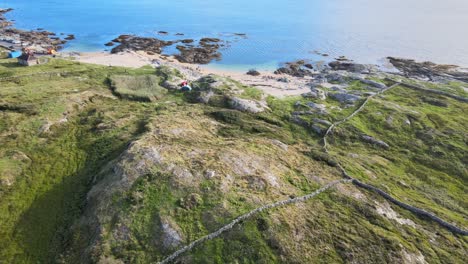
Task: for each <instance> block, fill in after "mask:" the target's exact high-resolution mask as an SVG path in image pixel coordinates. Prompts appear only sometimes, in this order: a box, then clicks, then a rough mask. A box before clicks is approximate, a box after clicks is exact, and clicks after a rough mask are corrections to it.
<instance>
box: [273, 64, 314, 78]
mask: <svg viewBox="0 0 468 264" xmlns="http://www.w3.org/2000/svg"><path fill="white" fill-rule="evenodd" d="M275 74H287V75H291V76H294V77H304V76H310V75H312V72H310V71H309V70H306V69H303V68H302V67H301V66H300V65H288V66H287V67H281V68H279V69H277V70H276V71H275Z"/></svg>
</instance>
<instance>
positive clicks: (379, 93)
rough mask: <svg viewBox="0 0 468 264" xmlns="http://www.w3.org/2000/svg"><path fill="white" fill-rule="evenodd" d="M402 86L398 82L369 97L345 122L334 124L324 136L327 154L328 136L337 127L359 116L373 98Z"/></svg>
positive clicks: (324, 147) (324, 148)
mask: <svg viewBox="0 0 468 264" xmlns="http://www.w3.org/2000/svg"><path fill="white" fill-rule="evenodd" d="M400 84H401V83H399V82H397V83H395V84H393V85H392V86H390V87H387V88H385V89H382V90H380V91H379V92H378V93H376V94H373V95H371V96H368V97H367V98H366V100H364V102H363V103H362V104H361V106H359V107H358V109H356V110H355V111H354V112H352V113H351V114H350V115H349V116H347V117H346V118H345V119H343V120H341V121H338V122H336V123H333V124H332V125H331V126H330V127H329V128H328V129H327V132H325V135H324V136H323V150H324V151H325V152H326V153H328V149H327V147H328V142H327V137H328V135H329V134H330V133H331V132H332V130H333V129H334V128H335V127H337V126H339V125H341V124H343V123H345V122H347V121H348V120H350V119H351V118H353V117H354V116H355V115H357V114H358V113H359V112H361V111H362V109H364V107H365V106H366V104H367V103H368V102H369V101H370V100H371V99H372V98H374V97H376V96H378V95H381V94H383V93H384V92H386V91H388V90H390V89H392V88H395V87H396V86H398V85H400Z"/></svg>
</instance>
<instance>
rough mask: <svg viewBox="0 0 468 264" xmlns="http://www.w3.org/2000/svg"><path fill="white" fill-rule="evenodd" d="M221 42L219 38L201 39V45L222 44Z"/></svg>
mask: <svg viewBox="0 0 468 264" xmlns="http://www.w3.org/2000/svg"><path fill="white" fill-rule="evenodd" d="M220 41H221V40H220V39H219V38H202V39H200V44H202V43H203V42H205V43H206V42H220Z"/></svg>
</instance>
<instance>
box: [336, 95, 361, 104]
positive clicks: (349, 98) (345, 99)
mask: <svg viewBox="0 0 468 264" xmlns="http://www.w3.org/2000/svg"><path fill="white" fill-rule="evenodd" d="M330 97H331V98H333V99H335V100H337V101H338V102H340V103H351V104H354V103H355V102H357V101H359V100H361V97H360V96H358V95H354V94H349V93H332V94H330Z"/></svg>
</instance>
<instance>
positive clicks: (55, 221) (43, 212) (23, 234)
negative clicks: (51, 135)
mask: <svg viewBox="0 0 468 264" xmlns="http://www.w3.org/2000/svg"><path fill="white" fill-rule="evenodd" d="M90 123H92V121H91V120H90ZM84 126H85V127H84V128H85V129H83V128H82V129H77V130H75V131H70V130H71V129H70V128H65V129H64V130H63V131H61V133H68V134H69V135H68V136H67V137H71V138H67V139H66V140H65V141H64V142H62V141H60V142H59V144H58V145H56V146H54V147H53V148H52V150H54V151H55V152H53V151H51V150H48V149H43V150H42V151H39V152H40V153H37V154H36V156H37V158H38V159H39V160H34V163H36V165H35V166H36V167H35V168H34V167H33V168H31V170H32V171H31V174H32V176H33V178H36V177H38V178H40V179H39V180H38V181H36V182H31V183H28V187H30V185H36V186H35V188H34V187H33V188H31V189H32V192H34V190H38V191H39V192H40V189H41V188H42V187H43V186H47V185H49V186H51V185H52V186H53V187H52V188H51V189H50V190H48V191H46V192H45V193H43V194H39V195H37V196H36V197H35V198H33V199H34V201H33V202H32V204H31V206H30V207H29V208H28V209H27V210H25V212H23V214H22V215H21V217H20V219H19V220H18V222H17V223H16V224H15V231H14V234H13V236H14V238H13V239H14V240H15V241H17V243H18V245H20V247H21V252H24V253H23V254H20V255H17V256H15V261H16V260H18V261H20V262H21V261H27V262H29V261H31V262H34V263H36V262H37V263H55V262H56V261H57V259H58V258H59V257H60V255H61V254H63V253H64V252H65V251H66V250H67V248H69V247H70V246H71V245H73V246H76V243H77V238H75V237H72V232H71V231H70V230H71V226H72V225H73V223H74V222H75V221H76V220H77V219H79V217H80V216H81V215H82V213H83V211H84V209H85V205H86V195H87V193H88V191H89V190H90V189H91V187H92V181H93V177H94V176H95V175H96V174H97V173H99V171H100V170H101V168H102V166H104V165H105V164H107V163H108V162H109V161H111V160H113V159H115V158H117V157H118V155H120V153H122V152H123V151H124V149H125V148H126V147H127V145H128V142H129V141H131V140H133V139H134V138H135V137H137V136H138V135H139V134H138V133H142V132H144V129H143V128H138V129H137V131H136V132H134V133H132V136H131V137H130V138H128V139H127V140H121V139H118V137H116V136H115V135H112V134H110V135H106V136H101V137H98V138H97V139H96V134H94V133H92V131H91V130H86V125H84ZM139 126H144V124H140V125H139ZM85 131H91V133H90V134H87V133H83V132H85ZM70 134H71V135H70ZM93 139H94V140H93ZM60 143H61V144H60ZM76 143H77V144H76ZM75 144H76V145H75ZM74 145H75V148H73V147H72V146H74ZM44 155H45V156H52V157H54V158H52V159H48V158H43V157H44ZM34 163H33V164H34ZM51 165H52V166H51ZM31 181H33V180H31ZM26 192H27V191H26ZM32 195H34V194H32ZM78 240H79V241H81V242H82V243H86V242H87V240H86V239H85V238H78ZM78 246H81V245H78ZM77 262H79V260H77Z"/></svg>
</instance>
